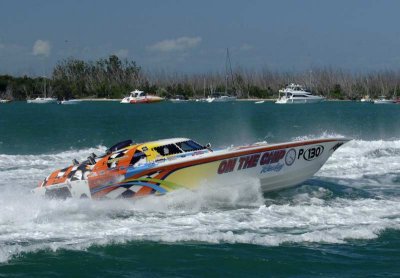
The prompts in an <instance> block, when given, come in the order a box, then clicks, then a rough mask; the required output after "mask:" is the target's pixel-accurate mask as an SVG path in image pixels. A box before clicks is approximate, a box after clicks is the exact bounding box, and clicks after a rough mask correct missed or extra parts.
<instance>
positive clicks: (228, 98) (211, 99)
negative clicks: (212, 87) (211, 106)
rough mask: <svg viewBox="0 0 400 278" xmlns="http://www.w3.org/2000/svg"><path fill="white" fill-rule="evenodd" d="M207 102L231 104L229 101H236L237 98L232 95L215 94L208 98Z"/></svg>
mask: <svg viewBox="0 0 400 278" xmlns="http://www.w3.org/2000/svg"><path fill="white" fill-rule="evenodd" d="M206 101H207V102H229V101H236V97H235V96H230V95H222V94H220V93H214V94H212V95H211V96H208V97H207V98H206Z"/></svg>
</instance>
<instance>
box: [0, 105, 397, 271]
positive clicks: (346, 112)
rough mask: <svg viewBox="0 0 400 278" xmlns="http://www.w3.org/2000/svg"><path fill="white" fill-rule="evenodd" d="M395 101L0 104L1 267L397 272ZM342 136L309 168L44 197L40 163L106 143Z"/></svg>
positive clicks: (50, 165)
mask: <svg viewBox="0 0 400 278" xmlns="http://www.w3.org/2000/svg"><path fill="white" fill-rule="evenodd" d="M399 114H400V105H373V104H366V103H356V102H325V103H320V104H313V105H294V106H291V105H276V104H273V103H264V104H254V103H253V102H234V103H211V104H210V103H179V104H176V103H159V104H154V105H122V104H119V103H114V102H82V103H80V104H78V105H69V106H68V105H65V106H64V105H56V104H44V105H35V104H26V103H22V102H15V103H11V104H3V105H0V206H1V207H2V210H1V211H0V275H1V276H5V277H9V276H29V277H32V276H64V277H71V276H95V277H98V276H103V277H104V276H111V275H113V276H117V275H118V276H146V277H148V276H163V277H164V276H174V277H176V276H182V277H199V276H225V275H230V276H237V277H239V276H253V277H259V276H278V277H287V276H295V277H314V276H323V277H366V276H372V277H374V276H378V277H380V276H382V277H398V276H400V264H399V263H398V262H399V261H400V202H399V201H400V189H399V186H400V174H399V170H400V125H399V124H398V121H397V120H396V119H397V118H398V115H399ZM336 136H346V137H349V138H353V140H352V141H351V142H349V143H347V144H346V145H344V146H342V147H341V148H340V149H339V150H338V151H337V152H335V154H334V155H333V156H332V157H331V158H330V159H329V160H328V162H327V163H326V164H325V166H324V167H323V168H322V169H321V170H320V171H319V172H318V173H317V174H316V175H315V177H314V178H312V179H310V180H308V181H306V182H304V183H303V184H301V185H299V186H297V187H295V188H292V189H288V190H284V191H279V192H273V193H268V194H265V193H262V192H261V191H260V188H259V184H258V183H257V181H251V180H249V181H242V182H238V183H237V184H217V185H216V184H207V185H205V186H204V187H202V188H201V189H199V190H198V191H196V192H188V191H184V190H182V191H176V192H173V193H172V194H168V195H166V196H162V197H154V198H153V197H150V198H144V199H141V200H138V201H135V202H132V201H129V200H117V201H98V202H93V201H89V200H66V201H60V200H42V199H39V198H37V197H34V196H32V195H31V194H30V190H31V189H32V188H34V187H35V186H36V185H37V183H38V181H40V180H41V179H43V178H44V177H45V176H47V175H48V174H49V173H50V172H51V171H52V170H54V169H56V168H59V167H62V166H65V165H68V164H69V163H70V161H71V160H72V159H73V158H77V159H78V160H79V159H81V158H84V157H86V156H87V155H88V154H90V153H91V152H100V151H102V150H104V149H105V148H106V146H110V145H112V144H114V143H115V142H117V141H121V140H124V139H128V138H131V139H133V140H134V141H136V142H143V141H148V140H153V139H161V138H168V137H190V138H193V139H195V140H197V141H198V142H200V143H203V144H205V143H208V142H210V143H211V144H212V145H213V146H214V147H223V146H229V145H240V144H245V143H253V142H257V141H267V142H270V143H275V142H282V141H291V140H301V139H308V138H320V137H336Z"/></svg>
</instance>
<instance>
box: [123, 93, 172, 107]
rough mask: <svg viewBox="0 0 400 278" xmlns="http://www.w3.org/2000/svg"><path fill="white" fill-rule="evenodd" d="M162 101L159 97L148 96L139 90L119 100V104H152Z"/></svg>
mask: <svg viewBox="0 0 400 278" xmlns="http://www.w3.org/2000/svg"><path fill="white" fill-rule="evenodd" d="M163 100H164V99H163V98H162V97H159V96H153V95H148V94H147V93H145V92H143V91H139V90H134V91H132V92H130V93H129V96H127V97H124V98H123V99H122V100H121V103H131V104H137V103H154V102H160V101H163Z"/></svg>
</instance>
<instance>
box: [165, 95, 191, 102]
mask: <svg viewBox="0 0 400 278" xmlns="http://www.w3.org/2000/svg"><path fill="white" fill-rule="evenodd" d="M169 101H171V102H173V103H182V102H187V101H189V99H188V98H187V97H185V96H182V95H176V96H174V97H173V98H170V99H169Z"/></svg>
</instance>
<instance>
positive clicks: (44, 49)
mask: <svg viewBox="0 0 400 278" xmlns="http://www.w3.org/2000/svg"><path fill="white" fill-rule="evenodd" d="M50 52H51V45H50V42H49V41H42V40H37V41H35V43H34V44H33V49H32V54H33V55H35V56H38V55H43V56H46V57H48V56H49V55H50Z"/></svg>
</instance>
